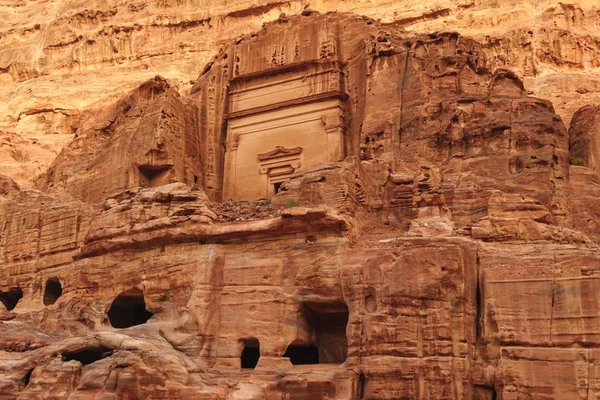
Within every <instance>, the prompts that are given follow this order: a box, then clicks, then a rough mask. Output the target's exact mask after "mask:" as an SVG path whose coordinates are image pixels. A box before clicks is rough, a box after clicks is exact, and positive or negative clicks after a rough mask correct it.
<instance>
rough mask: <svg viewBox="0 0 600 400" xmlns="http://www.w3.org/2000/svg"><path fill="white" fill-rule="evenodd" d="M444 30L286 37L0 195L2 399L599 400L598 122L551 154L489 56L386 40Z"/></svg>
mask: <svg viewBox="0 0 600 400" xmlns="http://www.w3.org/2000/svg"><path fill="white" fill-rule="evenodd" d="M163 3H164V4H163ZM317 3H318V2H317ZM149 4H151V5H149V6H148V7H150V8H152V7H157V6H158V5H154V4H152V3H149ZM352 4H354V5H356V6H357V7H358V6H359V5H360V2H353V3H352ZM453 4H455V3H454V2H453ZM160 5H161V6H163V7H168V6H170V5H171V4H170V3H168V2H166V3H165V2H162V3H161V4H160ZM297 6H299V4H296V3H281V4H279V3H278V4H277V5H276V6H273V5H272V4H270V3H267V4H265V5H261V6H259V7H258V8H255V9H254V11H252V12H253V13H257V14H260V15H262V14H266V15H268V14H269V12H271V11H270V10H274V9H277V8H285V7H291V8H293V7H297ZM22 7H25V8H27V7H28V6H27V5H25V4H24V5H22ZM127 7H128V8H129V10H130V12H132V13H138V12H146V11H142V10H144V6H143V5H141V4H140V5H136V4H135V3H128V5H127ZM137 7H139V8H137ZM315 7H317V8H325V7H327V6H326V5H325V4H321V3H318V4H316V5H315ZM390 7H391V8H392V9H395V8H394V7H396V6H394V5H391V6H390ZM452 7H454V6H452ZM457 7H462V9H465V10H469V9H471V8H473V12H474V13H475V12H476V10H477V9H478V7H479V6H476V5H475V4H460V2H459V4H458V6H457ZM115 10H117V11H114V12H113V11H111V12H108V13H105V14H102V13H100V14H98V13H96V14H89V13H88V14H82V15H83V16H81V15H80V16H79V17H78V18H83V19H82V20H81V21H80V22H79V25H77V26H76V27H72V30H73V36H72V41H71V42H70V43H65V44H64V45H60V46H58V45H57V46H55V47H56V51H57V52H63V53H61V54H64V53H66V52H68V51H75V50H74V49H75V48H80V47H79V46H80V45H83V44H84V43H85V44H86V46H89V49H90V52H91V53H90V54H92V53H93V52H94V51H100V50H98V49H100V48H101V47H97V46H99V45H98V44H97V43H96V42H94V41H92V42H91V43H90V39H89V38H87V37H86V36H83V35H77V34H76V33H77V31H79V30H84V29H90V30H91V28H89V26H88V25H86V24H90V23H92V22H90V21H97V22H94V23H95V24H100V25H101V24H102V23H103V22H102V21H108V20H111V19H112V18H115V15H118V14H119V12H120V8H118V7H117V8H115ZM453 10H454V8H452V9H438V10H436V11H434V12H432V13H429V14H422V15H420V16H416V17H415V19H412V17H410V18H408V19H399V20H398V21H397V23H395V24H382V23H378V22H376V21H374V20H372V19H370V18H367V17H363V16H359V15H356V14H340V13H332V14H319V13H317V12H314V11H311V10H304V12H303V13H302V14H301V15H295V16H289V17H288V16H281V17H279V19H278V20H277V21H275V22H272V23H269V24H266V25H265V26H264V27H263V29H262V30H260V31H257V32H256V33H255V34H252V35H248V36H245V37H243V38H242V39H239V40H237V41H234V42H230V43H228V44H227V45H225V46H224V47H223V48H222V49H221V50H220V51H219V53H218V55H217V56H216V57H215V58H214V59H213V60H212V61H211V62H210V63H209V64H207V66H206V67H205V68H204V70H203V71H202V73H201V74H200V76H199V77H198V79H197V80H196V81H195V82H194V84H193V86H192V87H191V89H190V91H189V93H185V91H182V93H180V92H179V91H178V90H177V89H178V88H177V85H174V86H173V85H171V84H170V83H169V82H167V81H166V80H165V79H164V78H161V77H154V78H152V79H150V80H148V81H146V82H145V83H143V84H141V85H140V86H139V87H137V88H134V89H133V90H132V91H130V92H129V93H127V94H126V95H125V96H124V97H123V98H121V99H120V100H118V101H116V102H115V103H114V104H112V105H106V106H105V107H100V108H98V109H96V110H94V112H91V111H87V112H82V113H80V114H79V115H78V116H77V130H76V131H77V137H76V138H75V139H74V140H73V141H72V142H70V143H69V144H68V145H67V146H65V148H64V149H63V150H62V151H61V153H60V154H59V155H58V156H57V157H56V159H55V160H54V161H53V163H52V165H51V166H50V167H49V169H48V171H47V172H46V173H45V174H43V175H41V176H39V177H38V178H37V179H36V184H37V189H28V188H25V187H20V186H19V185H18V184H17V183H16V182H15V181H14V180H13V179H11V178H9V177H1V178H0V232H1V237H0V260H2V264H1V267H0V301H1V302H2V306H0V361H1V362H0V394H1V395H2V397H3V398H7V399H41V398H44V399H48V398H51V399H64V398H68V399H86V398H97V399H117V398H123V399H145V398H151V399H180V398H186V399H265V400H266V399H274V398H289V399H340V400H342V399H348V400H350V399H378V400H379V399H381V400H383V399H459V398H461V399H489V400H492V399H520V398H531V399H542V398H544V399H548V398H555V399H571V398H581V399H585V398H596V397H600V385H599V384H598V379H597V373H598V368H600V364H599V363H598V357H597V354H596V353H595V352H596V351H597V349H596V348H597V346H598V345H599V344H600V342H599V340H600V330H598V320H599V319H600V295H599V294H598V293H600V290H598V289H599V288H598V287H597V286H598V279H597V278H598V273H599V271H600V252H599V248H598V240H600V227H599V226H598V225H597V223H596V221H597V216H598V217H600V211H599V210H600V205H598V200H597V199H598V198H599V197H598V196H597V194H600V177H599V175H598V171H597V167H596V162H597V161H596V160H597V157H598V155H597V149H596V147H597V146H596V145H595V143H596V140H597V139H596V134H595V133H596V131H597V128H598V126H597V125H598V122H597V118H596V117H597V115H598V108H597V107H596V106H587V107H585V108H583V109H582V110H580V111H579V112H577V113H576V115H575V116H574V117H573V120H572V122H571V124H570V127H569V129H568V130H567V128H566V127H565V125H564V123H563V121H562V119H561V118H560V116H559V115H558V114H557V112H556V110H555V109H554V107H553V105H552V103H551V102H550V101H547V100H543V99H539V98H535V97H530V96H529V95H528V89H527V84H526V83H524V81H523V80H521V79H520V78H519V75H518V74H517V73H515V72H514V71H511V70H509V69H506V68H505V67H506V66H507V64H510V63H509V60H505V61H506V63H505V64H502V65H499V64H498V63H499V60H501V57H499V56H496V57H490V48H492V47H491V45H490V43H491V39H488V40H486V41H484V42H481V41H478V40H475V39H473V38H470V37H467V36H463V35H461V34H459V33H455V32H439V33H429V34H422V33H414V32H412V30H411V29H405V28H403V26H407V27H409V25H411V24H413V23H414V24H416V23H417V22H418V24H422V25H423V26H427V25H428V24H430V23H431V21H435V20H436V19H438V18H440V16H442V17H448V18H450V19H451V18H452V15H453V14H452V12H453ZM548 10H552V11H551V12H550V11H548ZM557 10H558V11H557ZM561 10H562V11H561ZM577 10H581V9H580V8H577V7H570V6H563V5H560V6H559V7H558V8H548V9H546V14H544V18H546V19H543V20H542V21H547V20H551V17H552V18H558V19H559V20H560V18H563V16H566V17H565V18H567V17H568V19H570V20H572V21H573V23H582V24H584V23H585V21H586V20H585V18H584V16H583V15H582V14H581V13H580V12H579V11H577ZM60 11H61V9H59V8H57V15H59V14H60ZM148 12H149V11H148ZM249 12H250V11H244V12H232V13H230V14H228V18H232V19H235V18H242V19H243V18H245V17H246V16H247V14H246V13H249ZM527 15H528V14H527ZM527 15H524V16H523V18H525V17H526V16H527ZM84 17H85V18H84ZM40 18H41V17H40ZM44 18H45V17H44ZM226 20H227V19H226ZM69 21H71V20H69ZM211 21H212V20H210V21H208V20H207V22H206V23H207V24H210V23H212V22H211ZM415 21H417V22H415ZM582 21H583V22H582ZM70 23H71V22H70ZM165 23H167V24H173V22H172V21H168V22H165ZM177 24H178V25H177V29H184V28H185V29H187V28H189V29H192V28H195V27H197V25H196V24H191V23H188V22H181V21H180V22H177ZM47 25H48V26H46V28H45V30H46V31H45V33H44V35H45V36H47V37H48V38H49V39H47V40H50V39H51V38H52V37H53V36H52V35H53V33H52V30H51V29H50V28H51V27H50V24H47ZM460 25H461V26H464V27H466V26H467V25H468V24H463V23H462V22H461V23H460ZM234 27H235V24H234V25H232V28H231V29H233V28H234ZM155 28H156V29H159V27H156V26H155ZM136 29H138V28H136V25H134V27H132V28H131V29H129V30H119V31H118V32H117V31H114V32H112V33H110V34H108V35H107V36H108V37H114V35H117V37H118V35H119V34H122V35H134V36H135V35H142V34H141V33H140V32H139V30H137V31H136ZM160 29H162V28H160ZM173 29H175V28H173ZM470 29H474V27H470ZM541 30H543V28H540V31H541ZM514 34H515V35H516V34H518V32H517V33H514ZM80 36H81V37H80ZM158 36H159V37H160V38H161V40H163V39H165V37H163V36H160V35H158ZM136 37H137V36H136ZM149 37H152V35H150V36H149ZM97 40H98V41H100V39H99V38H98V39H97ZM165 40H166V39H165ZM77 43H80V45H77V46H76V47H70V46H72V45H73V46H75V44H77ZM94 43H96V44H94ZM102 43H108V42H102ZM135 43H137V42H135V41H132V42H131V43H130V45H131V46H133V45H134V44H135ZM496 43H497V45H498V46H505V45H506V43H505V42H503V43H499V42H496ZM115 48H116V49H117V50H118V51H114V50H113V52H114V53H115V54H117V53H119V52H120V51H121V48H120V47H118V46H117V47H115ZM69 49H70V50H69ZM94 49H95V50H94ZM92 50H93V51H92ZM40 54H42V53H40ZM126 54H127V53H126ZM535 54H536V55H535V57H541V56H540V53H535ZM115 57H117V56H115ZM586 57H587V56H586ZM586 57H584V56H583V55H582V58H581V60H580V62H581V63H593V62H594V61H593V60H591V59H587V58H586ZM125 58H126V57H125ZM125 58H124V59H125ZM56 59H60V57H59V58H55V59H54V60H56ZM67 59H68V58H67ZM124 59H122V60H124ZM42 60H44V58H43V57H40V58H38V59H37V62H38V64H37V70H35V71H33V72H31V71H30V72H27V68H26V65H25V63H22V64H21V65H25V66H23V69H22V70H17V69H15V68H17V66H18V65H19V64H18V63H17V64H15V65H17V66H15V67H13V70H10V71H9V72H7V74H8V73H10V74H13V75H14V74H16V75H15V76H20V75H19V74H22V75H23V76H28V75H27V74H28V73H29V74H33V75H36V74H41V71H43V69H44V68H47V67H46V64H45V63H46V62H47V63H50V62H51V61H52V60H51V59H46V60H45V61H44V62H42ZM123 62H124V61H123ZM527 62H529V61H525V64H524V65H525V66H524V67H523V66H519V65H517V66H516V68H515V70H516V71H518V72H522V73H523V72H524V73H525V74H524V75H525V76H526V77H529V78H531V76H532V75H531V74H532V70H531V69H528V68H525V67H527V66H532V65H533V64H527ZM534 64H535V63H534ZM55 67H57V68H58V67H59V66H56V65H55ZM63 67H64V65H63ZM499 67H502V68H499ZM575 67H576V66H575ZM575 67H574V68H575ZM583 67H587V65H586V66H582V68H583ZM15 71H16V72H15ZM535 71H539V69H536V70H535ZM17 72H18V73H17ZM13 75H11V77H12V76H13ZM533 75H534V76H535V74H533ZM36 79H37V78H36ZM562 112H564V109H563V110H562Z"/></svg>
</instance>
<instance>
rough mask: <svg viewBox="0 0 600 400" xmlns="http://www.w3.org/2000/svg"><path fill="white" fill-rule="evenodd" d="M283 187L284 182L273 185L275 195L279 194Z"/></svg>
mask: <svg viewBox="0 0 600 400" xmlns="http://www.w3.org/2000/svg"><path fill="white" fill-rule="evenodd" d="M281 185H283V182H277V183H274V184H273V189H274V190H275V194H277V193H279V189H281Z"/></svg>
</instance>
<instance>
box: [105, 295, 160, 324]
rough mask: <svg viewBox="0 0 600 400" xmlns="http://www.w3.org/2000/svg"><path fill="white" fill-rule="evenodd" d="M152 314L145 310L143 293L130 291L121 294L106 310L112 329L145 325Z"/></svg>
mask: <svg viewBox="0 0 600 400" xmlns="http://www.w3.org/2000/svg"><path fill="white" fill-rule="evenodd" d="M153 315H154V314H152V313H151V312H150V311H148V310H146V302H145V301H144V293H143V292H142V291H141V290H140V289H137V288H135V289H130V290H128V291H126V292H123V293H121V294H120V295H118V296H117V298H116V299H115V300H114V301H113V303H112V305H111V306H110V310H108V319H109V321H110V324H111V325H112V326H113V328H129V327H131V326H135V325H141V324H144V323H146V322H147V321H148V320H149V319H150V318H151V317H152V316H153Z"/></svg>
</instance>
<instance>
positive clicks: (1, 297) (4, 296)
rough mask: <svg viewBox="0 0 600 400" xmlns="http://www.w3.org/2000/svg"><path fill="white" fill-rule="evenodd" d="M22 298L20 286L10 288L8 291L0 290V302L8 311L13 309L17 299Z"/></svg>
mask: <svg viewBox="0 0 600 400" xmlns="http://www.w3.org/2000/svg"><path fill="white" fill-rule="evenodd" d="M22 298H23V289H21V288H20V287H14V288H11V289H10V290H9V291H8V292H0V302H2V304H4V307H6V309H7V310H8V311H11V310H14V308H15V307H16V306H17V303H18V302H19V300H21V299H22Z"/></svg>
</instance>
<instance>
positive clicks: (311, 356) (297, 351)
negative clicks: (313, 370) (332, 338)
mask: <svg viewBox="0 0 600 400" xmlns="http://www.w3.org/2000/svg"><path fill="white" fill-rule="evenodd" d="M283 356H284V357H289V359H290V362H291V363H292V364H293V365H306V364H318V363H319V349H318V348H317V346H315V345H312V344H303V343H297V342H294V343H292V344H290V345H289V346H288V348H287V350H286V351H285V353H284V355H283Z"/></svg>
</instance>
